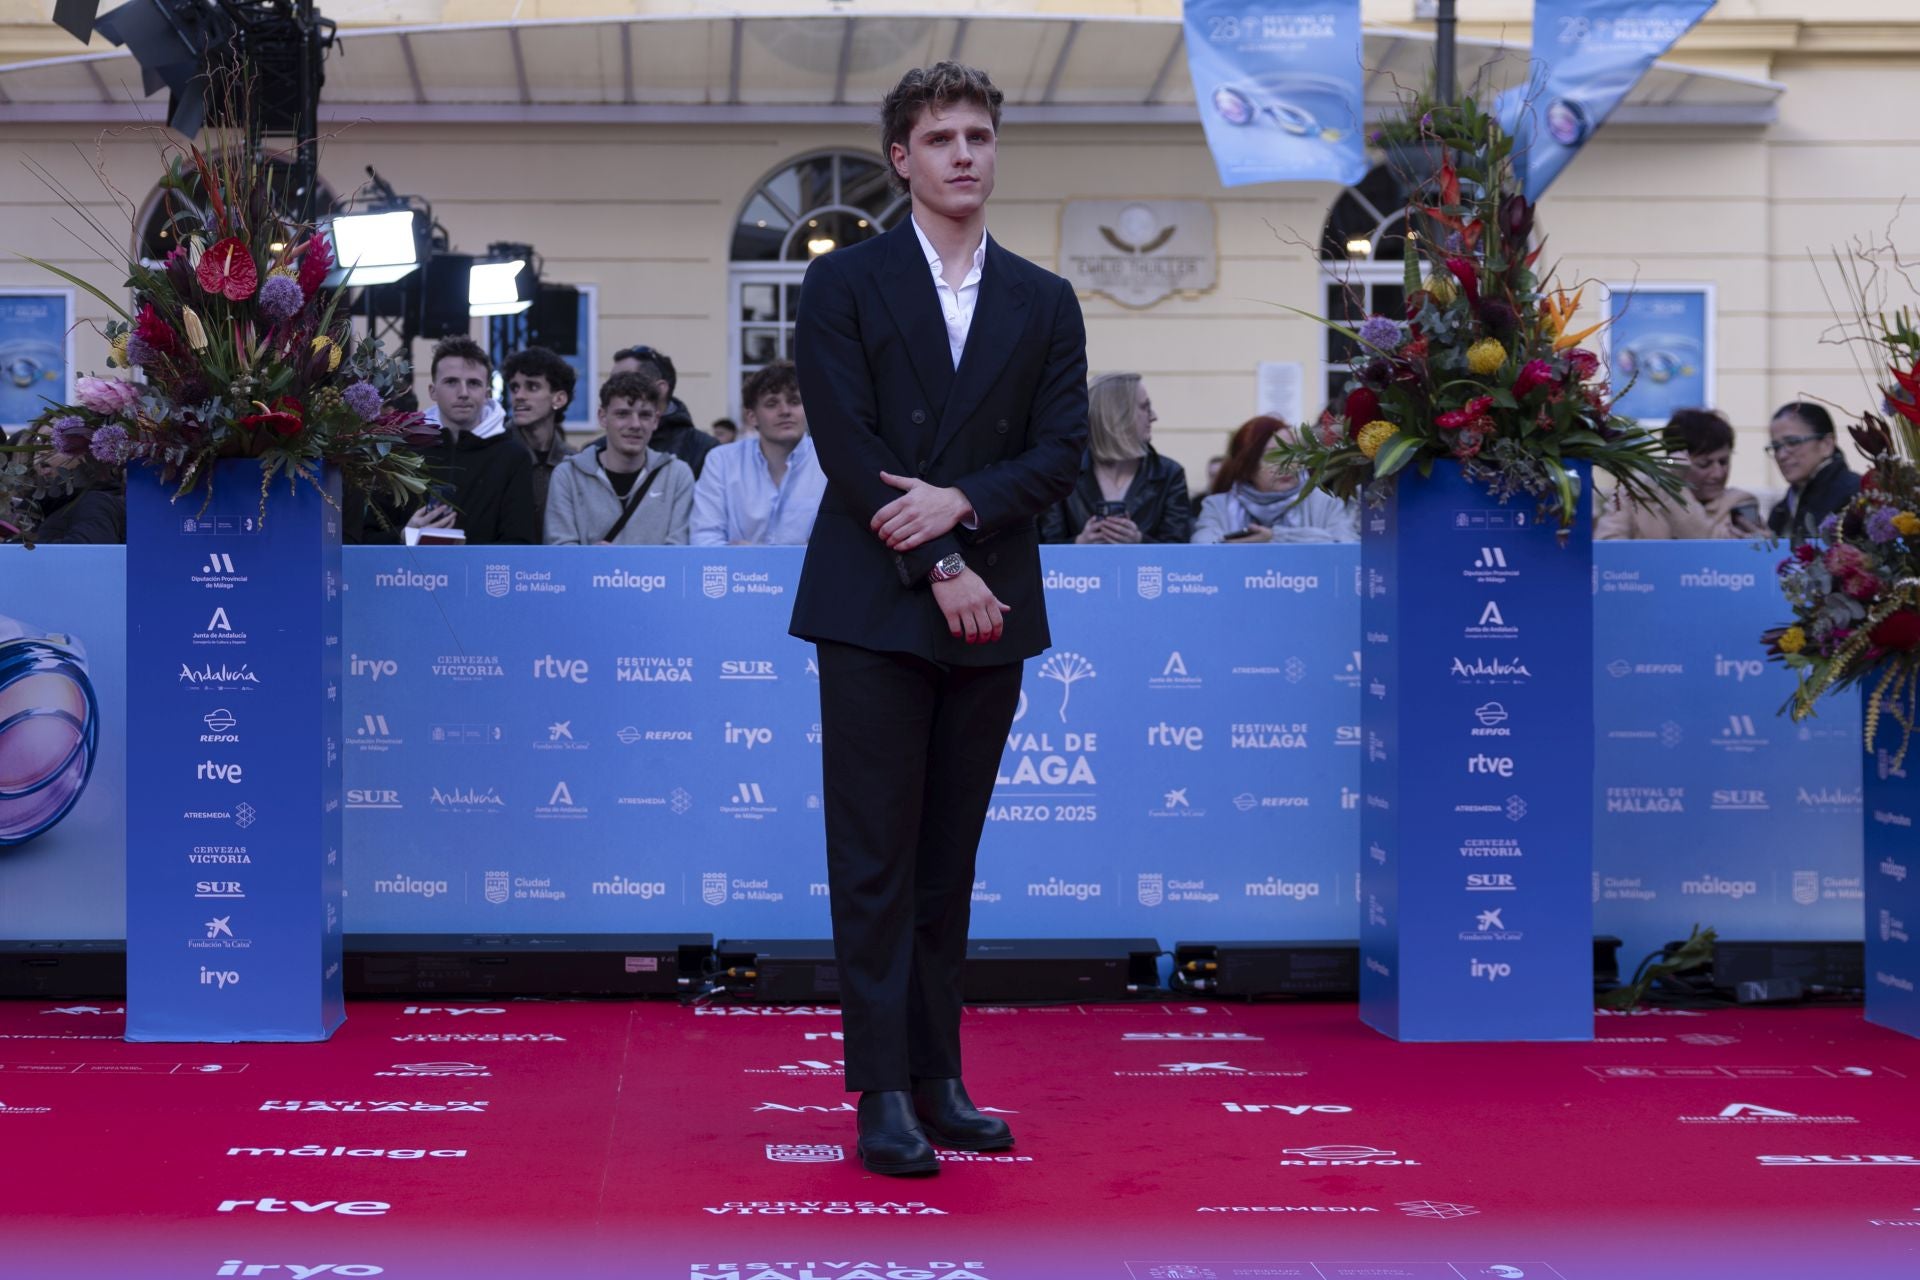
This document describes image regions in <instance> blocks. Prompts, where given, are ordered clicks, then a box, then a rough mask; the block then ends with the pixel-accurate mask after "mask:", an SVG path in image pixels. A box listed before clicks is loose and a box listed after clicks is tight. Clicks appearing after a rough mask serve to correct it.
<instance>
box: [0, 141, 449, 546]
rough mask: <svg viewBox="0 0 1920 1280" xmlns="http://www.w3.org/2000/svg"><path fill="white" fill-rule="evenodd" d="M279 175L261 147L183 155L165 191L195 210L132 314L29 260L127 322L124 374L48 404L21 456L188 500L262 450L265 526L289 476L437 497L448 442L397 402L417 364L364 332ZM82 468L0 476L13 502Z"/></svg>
mask: <svg viewBox="0 0 1920 1280" xmlns="http://www.w3.org/2000/svg"><path fill="white" fill-rule="evenodd" d="M276 177H277V175H276V173H275V171H274V169H273V168H272V167H271V166H270V165H268V164H266V163H264V162H263V161H262V160H261V159H260V158H259V157H258V156H257V155H256V153H254V152H252V151H249V150H247V149H245V148H238V149H234V150H229V151H226V152H217V151H216V152H209V151H204V150H202V149H201V148H199V147H198V146H189V147H187V148H186V149H185V150H184V151H183V152H176V153H175V154H174V155H173V156H172V157H171V160H170V162H169V165H168V172H167V175H166V177H165V178H164V179H163V181H162V184H161V185H162V187H163V188H165V189H166V190H167V191H168V192H169V193H170V194H169V199H170V200H173V201H174V202H175V203H177V204H179V205H180V206H182V208H181V209H180V211H179V212H176V213H175V215H174V222H173V226H174V228H175V230H176V239H177V242H178V243H177V247H176V248H175V249H174V250H173V251H172V252H171V253H169V254H168V255H167V257H166V258H165V260H164V261H161V262H151V261H144V260H139V259H134V260H132V261H129V262H128V264H127V287H128V289H130V290H131V291H132V293H133V301H132V306H131V309H130V310H129V309H128V308H127V307H126V306H123V305H122V304H121V302H119V301H116V300H115V299H114V298H111V297H109V296H107V294H105V293H103V292H102V291H100V290H99V289H97V288H95V287H94V286H93V285H91V284H89V283H88V282H87V281H85V280H83V279H81V278H80V277H78V276H76V275H74V274H72V273H70V272H68V271H65V270H62V269H61V268H60V267H57V266H54V265H52V264H51V263H47V262H42V261H40V260H39V259H34V258H29V259H27V261H30V262H33V263H34V264H35V265H37V266H40V267H42V268H44V269H46V270H48V271H51V272H53V273H54V274H56V275H59V276H61V277H63V278H64V279H66V280H67V281H69V282H70V283H72V284H74V285H76V286H78V287H80V288H83V289H85V290H87V291H88V292H89V293H91V294H92V295H93V296H94V297H96V298H98V299H99V300H100V301H101V302H102V303H104V304H105V305H106V306H107V307H108V308H109V309H110V310H111V311H112V312H113V313H114V315H115V316H116V317H118V318H117V319H114V320H111V321H109V322H108V323H107V325H106V326H105V338H106V341H107V347H108V357H107V367H108V368H109V369H110V370H113V371H114V372H113V374H112V375H110V376H97V377H83V378H80V379H79V380H78V382H77V385H76V395H75V399H76V401H77V403H74V404H67V405H54V406H52V407H50V408H48V409H47V410H46V411H45V412H44V413H42V414H41V415H40V416H39V417H38V418H36V419H35V420H34V423H33V425H32V430H31V432H30V442H29V443H28V444H27V445H25V446H24V447H17V448H16V449H15V452H16V453H19V452H28V453H34V452H38V453H42V454H53V455H59V456H60V457H62V458H64V459H69V460H72V464H73V465H76V466H77V467H78V469H79V470H80V471H82V472H83V473H86V472H91V473H92V474H93V476H94V477H95V478H98V477H99V476H100V475H101V474H102V473H109V474H110V473H113V472H118V471H123V470H124V469H126V468H128V467H133V466H146V467H151V468H153V469H155V470H156V471H158V472H159V474H160V475H161V477H162V478H163V480H164V482H166V483H168V484H171V485H174V486H176V495H175V496H176V497H180V496H185V495H187V494H190V493H192V492H194V491H196V490H201V489H207V490H210V488H211V485H212V483H213V479H212V474H213V468H212V463H214V462H215V461H217V460H219V459H224V458H257V459H258V460H259V463H260V501H261V513H260V514H261V518H262V520H264V519H265V518H266V514H267V512H266V501H267V493H268V487H269V486H270V484H271V483H272V482H273V480H274V478H275V477H276V476H279V475H284V476H286V477H287V480H288V483H289V484H290V485H297V484H299V483H301V482H305V483H307V484H310V485H313V486H314V487H315V488H317V489H321V486H320V484H319V479H320V470H321V468H322V467H323V466H326V465H331V466H335V467H338V468H339V469H340V472H341V473H342V476H343V478H344V479H345V481H346V482H347V483H348V484H350V485H352V486H354V487H356V488H359V489H361V490H362V491H364V492H367V493H369V494H374V495H379V496H381V497H383V498H386V499H388V500H390V501H392V502H393V503H394V504H395V505H396V506H397V505H400V504H402V503H404V502H405V501H406V500H408V499H410V498H412V497H413V496H415V495H418V494H420V493H423V492H424V491H425V489H426V483H427V481H426V477H425V475H424V473H423V470H422V462H421V458H420V455H419V452H418V449H419V447H420V446H421V445H423V444H426V443H429V442H430V441H431V440H432V439H434V438H436V437H437V432H436V431H435V430H434V428H433V427H432V426H431V425H430V424H428V423H427V422H426V421H425V419H424V418H423V417H422V416H421V415H419V414H417V413H406V412H400V411H398V410H396V409H395V408H393V407H392V400H393V398H394V397H395V396H396V395H397V394H398V393H400V392H401V391H403V390H405V389H406V388H407V387H408V385H409V382H410V371H409V369H408V366H407V364H406V362H405V361H404V360H401V359H398V358H394V357H391V356H388V355H387V354H386V353H385V352H383V351H382V349H381V347H380V344H379V343H378V342H377V341H367V342H358V341H356V340H355V339H354V338H353V336H352V333H351V328H350V324H349V322H348V317H347V316H346V315H345V314H343V313H342V311H341V308H340V298H339V295H338V293H337V292H336V291H333V290H330V289H328V288H327V287H326V284H325V282H326V279H327V275H328V273H329V272H330V271H331V270H332V269H333V265H334V263H333V255H332V250H331V246H330V245H329V243H328V240H327V238H326V236H325V235H324V234H321V233H318V232H316V231H315V230H314V229H313V228H312V227H308V226H300V225H290V224H289V223H288V222H287V221H286V219H285V218H284V216H283V215H282V214H281V213H280V212H278V209H277V204H278V202H277V201H276V194H277V193H276V192H275V190H274V183H275V181H276ZM195 187H197V188H198V191H197V192H195V191H194V188H195ZM190 195H192V196H197V198H194V199H189V198H188V197H189V196H190ZM69 204H70V207H72V208H73V209H74V210H75V211H76V212H78V213H80V214H81V216H82V217H86V216H87V215H86V214H85V212H84V210H81V209H80V208H79V206H77V205H74V204H72V202H71V201H70V202H69ZM196 206H197V207H196ZM89 225H90V226H92V227H93V229H94V230H95V231H97V232H100V233H101V235H102V236H103V238H108V239H111V238H110V237H107V234H106V232H105V231H104V229H103V228H100V227H99V226H98V224H96V223H92V222H91V219H89ZM130 375H137V378H138V380H137V381H136V380H134V377H133V376H130ZM68 474H69V467H66V466H44V465H43V466H40V467H33V466H29V465H26V464H25V463H24V462H22V461H21V460H19V459H15V460H14V461H13V462H12V463H11V465H9V466H7V467H6V468H5V469H4V470H0V510H3V509H5V508H6V507H7V506H8V505H10V504H11V503H12V500H14V499H16V498H20V497H25V498H26V499H28V500H29V501H30V502H31V501H33V500H34V499H36V498H44V497H45V496H47V495H48V492H49V489H50V487H51V486H52V485H54V484H55V483H62V482H65V483H69V484H70V480H68V481H58V480H56V479H55V478H56V477H62V476H66V475H68ZM321 492H322V493H324V492H325V490H324V489H321Z"/></svg>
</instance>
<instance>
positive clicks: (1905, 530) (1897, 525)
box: [1893, 511, 1920, 538]
mask: <svg viewBox="0 0 1920 1280" xmlns="http://www.w3.org/2000/svg"><path fill="white" fill-rule="evenodd" d="M1893 528H1894V532H1896V533H1898V534H1899V535H1900V536H1901V537H1903V538H1911V537H1912V536H1913V535H1914V534H1916V533H1920V516H1916V515H1915V514H1913V512H1911V511H1902V512H1901V513H1900V514H1899V515H1897V516H1895V517H1894V518H1893Z"/></svg>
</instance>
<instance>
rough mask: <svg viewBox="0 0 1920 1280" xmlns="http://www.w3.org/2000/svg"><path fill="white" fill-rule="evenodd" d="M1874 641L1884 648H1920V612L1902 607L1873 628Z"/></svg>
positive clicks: (1903, 649) (1904, 649) (1902, 649)
mask: <svg viewBox="0 0 1920 1280" xmlns="http://www.w3.org/2000/svg"><path fill="white" fill-rule="evenodd" d="M1873 642H1874V643H1875V644H1876V645H1879V646H1880V647H1881V648H1882V649H1899V650H1901V651H1903V652H1904V651H1906V650H1910V649H1920V613H1915V612H1914V611H1913V610H1912V609H1902V610H1900V612H1898V613H1895V614H1892V615H1890V616H1889V617H1887V618H1886V620H1885V621H1883V622H1881V624H1880V625H1879V626H1877V627H1875V628H1874V629H1873Z"/></svg>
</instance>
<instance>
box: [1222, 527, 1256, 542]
mask: <svg viewBox="0 0 1920 1280" xmlns="http://www.w3.org/2000/svg"><path fill="white" fill-rule="evenodd" d="M1252 536H1253V530H1251V529H1242V530H1241V531H1240V532H1238V533H1229V534H1227V535H1226V536H1224V537H1222V538H1221V539H1220V541H1222V542H1239V541H1240V540H1241V539H1243V538H1251V537H1252Z"/></svg>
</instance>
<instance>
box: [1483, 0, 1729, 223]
mask: <svg viewBox="0 0 1920 1280" xmlns="http://www.w3.org/2000/svg"><path fill="white" fill-rule="evenodd" d="M1713 5H1714V0H1537V3H1536V4H1535V5H1534V10H1533V70H1532V74H1531V75H1529V77H1528V80H1527V83H1526V84H1525V85H1523V86H1519V87H1516V88H1513V89H1508V90H1507V91H1506V92H1505V93H1503V94H1501V95H1500V97H1499V99H1498V100H1497V101H1496V102H1495V103H1494V114H1495V115H1496V116H1498V117H1499V120H1500V127H1501V128H1503V129H1505V130H1506V131H1507V132H1508V133H1510V134H1512V135H1513V137H1514V151H1515V155H1516V158H1517V163H1518V165H1519V167H1520V169H1521V171H1522V173H1524V175H1525V179H1526V193H1527V199H1529V200H1538V199H1539V198H1540V195H1541V193H1542V192H1544V191H1545V190H1546V189H1547V187H1548V186H1549V185H1551V184H1552V182H1553V180H1554V179H1555V178H1557V177H1559V176H1560V171H1561V170H1562V169H1564V168H1566V167H1567V165H1568V163H1569V162H1571V161H1572V159H1573V157H1574V156H1575V155H1577V154H1578V153H1579V151H1580V148H1581V147H1583V146H1585V145H1586V143H1587V139H1589V138H1591V137H1592V136H1593V135H1594V132H1595V131H1596V130H1597V129H1599V128H1600V126H1601V125H1602V124H1604V123H1605V122H1606V119H1607V117H1608V116H1610V115H1612V114H1613V109H1614V108H1615V107H1617V106H1619V105H1620V103H1621V100H1622V99H1624V98H1625V97H1626V96H1627V94H1628V93H1630V92H1631V91H1632V89H1633V86H1634V85H1636V84H1638V83H1640V77H1641V76H1643V75H1645V74H1646V73H1647V68H1649V67H1651V66H1652V65H1653V64H1654V63H1655V62H1656V61H1658V60H1659V59H1660V58H1661V57H1662V56H1664V55H1665V54H1666V52H1667V50H1669V49H1671V48H1673V46H1674V45H1675V44H1677V43H1679V41H1680V38H1681V37H1682V36H1684V35H1686V34H1687V32H1689V31H1691V30H1693V26H1694V24H1695V23H1697V22H1699V21H1700V19H1701V18H1703V17H1705V16H1706V13H1707V10H1709V9H1711V8H1713Z"/></svg>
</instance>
